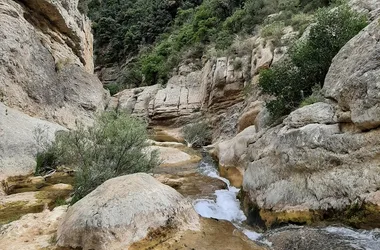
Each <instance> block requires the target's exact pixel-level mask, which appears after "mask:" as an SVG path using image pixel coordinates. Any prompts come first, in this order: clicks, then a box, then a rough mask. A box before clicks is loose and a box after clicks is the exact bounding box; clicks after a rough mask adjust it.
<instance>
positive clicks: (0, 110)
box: [0, 102, 66, 180]
mask: <svg viewBox="0 0 380 250" xmlns="http://www.w3.org/2000/svg"><path fill="white" fill-rule="evenodd" d="M60 130H66V129H65V128H64V127H62V126H60V125H57V124H54V123H51V122H48V121H43V120H40V119H36V118H33V117H30V116H28V115H26V114H24V113H22V112H20V111H18V110H15V109H12V108H9V107H7V106H5V105H4V104H3V103H1V102H0V138H1V139H0V180H3V179H5V178H6V177H7V176H14V175H21V174H27V173H29V172H31V171H32V170H33V169H34V168H35V165H36V154H37V152H38V151H41V150H43V147H44V146H46V144H47V143H49V142H51V141H52V140H54V138H55V133H56V132H57V131H60Z"/></svg>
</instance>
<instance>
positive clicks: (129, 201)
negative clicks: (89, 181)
mask: <svg viewBox="0 0 380 250" xmlns="http://www.w3.org/2000/svg"><path fill="white" fill-rule="evenodd" d="M171 228H173V229H174V230H176V231H177V230H178V231H181V230H199V217H198V215H197V213H196V212H195V210H194V209H193V207H192V205H191V204H190V203H189V202H188V201H187V200H186V199H184V197H183V196H182V195H181V194H179V193H178V192H177V191H175V190H174V189H172V188H171V187H168V186H165V185H163V184H161V183H160V182H159V181H157V180H155V179H154V178H153V177H151V176H150V175H147V174H132V175H127V176H121V177H117V178H114V179H111V180H108V181H106V182H104V183H103V184H102V185H100V186H99V187H98V188H97V189H95V190H94V191H93V192H91V193H90V194H89V195H87V196H86V197H84V198H83V199H82V200H80V201H79V202H77V203H76V204H75V205H73V206H72V207H70V208H69V210H68V212H67V214H66V216H65V217H64V219H63V221H62V224H61V225H60V226H59V227H58V233H57V238H58V245H59V246H64V247H73V248H76V247H81V248H83V249H95V250H97V249H118V248H127V247H128V246H130V245H131V244H133V243H134V242H137V241H139V240H142V239H143V238H145V237H149V236H150V235H152V234H153V235H154V233H155V232H157V230H165V229H171Z"/></svg>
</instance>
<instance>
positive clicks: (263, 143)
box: [218, 19, 380, 227]
mask: <svg viewBox="0 0 380 250" xmlns="http://www.w3.org/2000/svg"><path fill="white" fill-rule="evenodd" d="M379 21H380V20H379V19H376V20H374V21H373V22H372V23H371V24H370V25H369V26H368V27H367V28H365V29H364V30H363V31H362V32H360V33H359V34H358V35H357V36H356V37H354V38H353V39H352V40H351V41H349V42H348V43H347V44H346V45H345V46H344V47H343V48H342V49H341V51H340V52H339V53H338V54H337V55H336V57H335V58H334V60H333V62H332V65H331V67H330V70H329V73H328V75H327V77H326V80H325V84H324V87H323V92H324V96H325V102H319V103H315V104H312V105H309V106H305V107H303V108H300V109H298V110H295V111H294V112H292V113H291V114H290V115H289V116H288V117H287V118H286V119H285V120H284V121H283V122H282V123H281V124H279V125H276V126H273V127H266V128H263V127H260V126H256V129H255V127H253V129H252V130H251V131H252V132H251V133H250V134H249V135H245V136H243V138H244V140H241V139H238V138H239V135H238V137H236V139H234V140H232V141H230V142H229V145H230V147H228V146H226V145H223V147H221V146H219V149H220V150H219V152H218V153H219V158H221V159H223V161H226V159H225V158H226V157H227V158H228V159H233V158H234V157H241V156H244V159H243V160H245V162H246V165H245V173H244V180H243V190H244V195H245V198H244V203H245V206H246V209H247V210H246V212H248V213H249V214H250V216H251V218H256V221H257V220H262V221H263V222H265V223H266V225H267V226H271V225H273V224H281V223H284V222H285V223H286V222H293V223H311V222H313V221H317V220H321V219H333V218H332V217H333V216H341V217H340V218H341V219H340V220H341V221H343V222H346V223H348V224H350V225H352V226H357V227H379V226H380V221H379V220H378V214H379V211H380V199H379V197H380V195H379V191H378V190H379V188H380V168H379V164H380V162H379V157H378V155H379V152H380V139H379V138H380V137H379V133H380V130H379V126H380V120H379V119H380V111H379V105H380V99H379V97H378V92H379V84H380V79H379V74H380V63H379V60H378V57H379V53H380V46H379V38H380V33H379ZM263 112H264V113H265V110H264V111H262V112H261V113H263ZM257 117H258V118H257V120H256V123H258V122H259V120H260V119H261V117H262V116H261V115H260V114H259V115H258V116H257ZM256 125H257V124H256ZM244 133H246V131H243V132H242V134H243V135H244ZM239 143H240V144H239ZM231 148H232V149H237V151H236V150H235V151H236V152H235V151H231V150H232V149H231ZM242 148H243V149H244V148H245V149H246V150H242ZM223 156H224V158H223ZM332 211H335V212H334V213H335V214H334V213H332ZM369 211H370V212H369ZM333 214H334V215H333ZM337 214H338V215H337ZM258 218H259V219H258Z"/></svg>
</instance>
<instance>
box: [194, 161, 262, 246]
mask: <svg viewBox="0 0 380 250" xmlns="http://www.w3.org/2000/svg"><path fill="white" fill-rule="evenodd" d="M199 170H200V172H201V173H202V174H204V175H207V176H210V177H213V178H217V179H220V180H222V181H224V182H225V183H226V184H227V187H228V189H224V190H216V191H215V196H216V200H215V201H214V200H210V199H197V200H195V201H194V207H195V210H196V211H197V213H198V214H199V215H201V216H202V217H206V218H215V219H220V220H227V221H230V222H232V223H233V224H234V225H235V226H236V227H237V228H238V229H240V230H241V231H242V232H243V233H244V234H245V235H246V236H247V237H248V238H249V239H251V240H258V239H259V238H260V237H261V236H262V234H259V233H257V232H254V231H251V230H248V229H245V228H243V226H242V223H243V222H244V221H245V220H246V219H247V217H246V216H245V215H244V212H243V211H242V210H241V208H240V202H239V200H238V199H237V198H236V195H237V193H238V192H239V191H240V189H238V188H236V187H233V186H231V185H230V182H229V180H227V179H225V178H223V177H220V175H219V173H218V171H217V170H216V168H215V167H214V166H212V165H211V164H208V163H206V162H203V161H202V162H201V163H200V166H199Z"/></svg>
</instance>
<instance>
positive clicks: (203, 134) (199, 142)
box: [182, 122, 211, 147]
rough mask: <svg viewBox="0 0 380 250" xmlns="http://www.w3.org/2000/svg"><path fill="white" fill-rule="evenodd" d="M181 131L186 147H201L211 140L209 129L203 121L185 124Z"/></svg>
mask: <svg viewBox="0 0 380 250" xmlns="http://www.w3.org/2000/svg"><path fill="white" fill-rule="evenodd" d="M182 133H183V136H184V139H185V141H186V142H187V145H188V147H201V146H204V145H206V144H207V143H209V142H210V141H211V129H210V127H209V126H208V125H207V123H205V122H199V123H194V124H189V125H186V126H185V127H183V129H182Z"/></svg>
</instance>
